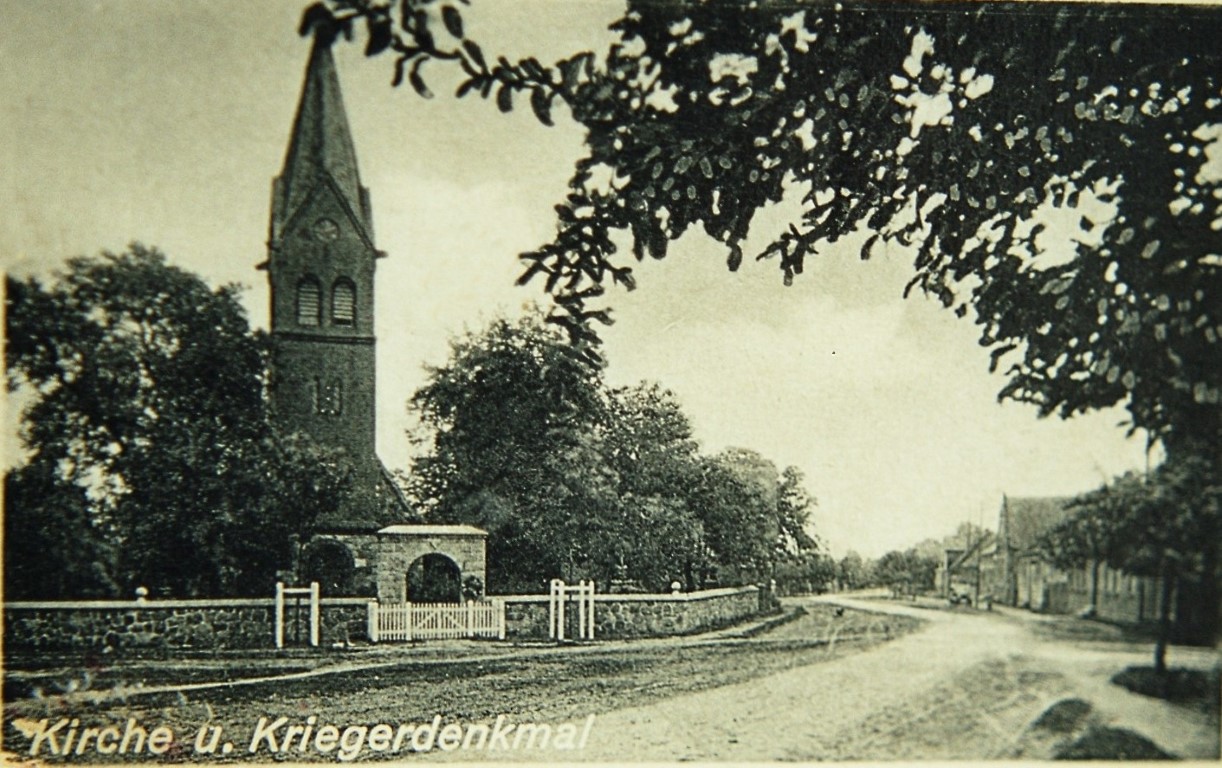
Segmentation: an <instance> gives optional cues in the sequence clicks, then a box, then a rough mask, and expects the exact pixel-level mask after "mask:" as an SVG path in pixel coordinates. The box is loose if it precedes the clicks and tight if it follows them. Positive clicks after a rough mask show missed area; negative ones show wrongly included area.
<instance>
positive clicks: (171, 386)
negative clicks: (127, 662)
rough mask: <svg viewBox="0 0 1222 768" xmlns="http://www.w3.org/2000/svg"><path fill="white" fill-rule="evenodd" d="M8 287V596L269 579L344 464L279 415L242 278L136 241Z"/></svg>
mask: <svg viewBox="0 0 1222 768" xmlns="http://www.w3.org/2000/svg"><path fill="white" fill-rule="evenodd" d="M6 290H7V297H6V305H5V308H6V311H7V326H6V331H7V345H6V348H5V363H6V366H7V375H8V380H7V383H8V387H9V390H10V392H12V391H16V390H22V391H23V392H24V393H25V394H26V396H27V398H28V405H27V407H26V409H25V411H24V412H23V414H22V428H21V429H22V431H21V437H22V440H23V442H24V444H25V447H26V449H27V453H28V457H27V461H26V463H25V464H24V465H23V466H21V467H19V468H17V469H16V470H14V471H13V472H10V473H9V474H8V475H7V477H6V484H5V494H6V495H5V499H6V504H5V541H6V547H5V552H6V555H5V571H6V572H5V594H6V597H8V598H9V599H21V598H31V597H82V596H130V595H131V594H132V590H133V589H134V588H135V587H137V586H146V587H148V588H149V589H151V590H153V591H154V594H158V593H169V594H173V595H176V596H198V595H203V596H215V595H219V594H267V593H268V590H270V588H271V586H272V584H273V583H274V581H275V577H276V572H277V571H278V570H282V569H287V568H290V567H292V565H293V558H294V552H293V551H292V548H291V542H292V540H293V538H294V537H296V539H297V540H298V541H304V539H305V537H307V536H308V535H309V533H310V526H311V523H312V520H313V519H314V517H315V516H316V515H317V514H318V513H319V512H321V511H324V510H327V509H331V508H333V507H335V506H336V505H337V504H338V500H339V498H340V494H342V493H343V492H345V490H346V487H347V484H348V479H347V478H348V475H349V472H350V469H349V467H348V466H347V464H346V462H345V460H344V459H343V457H342V456H339V455H338V454H336V453H335V452H334V451H331V450H326V449H323V448H320V447H319V446H316V445H314V444H313V443H312V442H311V441H309V440H308V439H307V438H305V437H303V436H300V435H276V434H275V433H274V432H273V430H272V428H271V426H270V423H269V421H268V418H267V417H268V414H267V408H266V398H265V380H266V362H267V359H266V358H267V354H266V352H267V345H266V340H265V338H264V337H263V336H261V335H259V334H254V333H252V332H251V331H250V329H249V327H248V325H247V322H246V317H245V312H244V310H243V309H242V307H241V305H240V304H239V303H238V300H237V295H236V293H237V292H236V288H234V287H233V286H223V287H221V288H217V289H212V288H210V287H209V286H208V285H207V284H206V283H205V282H204V281H203V280H202V279H200V278H199V277H198V276H196V275H193V274H191V273H188V272H186V271H183V270H181V269H178V268H176V267H173V266H171V265H169V264H167V263H166V260H165V257H164V256H163V255H162V254H161V253H159V252H158V251H156V250H153V249H149V248H145V247H143V246H140V245H133V246H131V248H130V249H129V250H127V251H126V252H123V253H118V254H115V253H104V254H103V255H101V256H99V257H80V258H74V259H70V260H69V261H68V262H67V265H66V268H65V270H64V271H63V272H62V273H59V274H57V275H55V276H54V277H53V278H52V279H51V280H50V281H49V282H45V283H44V282H43V281H41V280H39V279H36V278H27V279H24V280H19V279H15V278H13V277H11V276H10V277H8V278H6Z"/></svg>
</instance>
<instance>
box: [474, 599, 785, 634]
mask: <svg viewBox="0 0 1222 768" xmlns="http://www.w3.org/2000/svg"><path fill="white" fill-rule="evenodd" d="M492 599H493V600H497V601H503V602H504V603H505V634H506V636H507V637H508V638H509V639H511V640H546V639H547V636H548V598H547V595H515V596H509V597H493V598H492ZM763 609H764V606H763V605H762V601H761V599H760V592H759V590H758V589H757V588H756V587H737V588H727V589H710V590H705V591H703V592H688V593H681V594H677V595H595V597H594V637H595V638H596V639H598V638H601V639H607V640H611V639H623V638H634V637H665V636H668V635H687V634H692V633H695V632H704V631H706V630H710V629H715V628H718V627H724V626H728V625H730V624H734V623H735V622H738V621H742V620H743V619H746V618H748V617H751V616H755V615H757V614H759V613H761V612H762V610H763ZM577 617H578V612H577V601H576V599H575V598H570V600H569V602H568V604H567V605H566V608H565V625H566V630H565V634H566V635H567V636H569V637H576V636H577Z"/></svg>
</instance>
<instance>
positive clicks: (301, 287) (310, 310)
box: [297, 277, 322, 326]
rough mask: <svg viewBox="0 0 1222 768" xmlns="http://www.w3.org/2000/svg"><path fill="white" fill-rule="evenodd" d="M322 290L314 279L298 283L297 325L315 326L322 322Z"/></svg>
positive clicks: (304, 278) (305, 278) (302, 280)
mask: <svg viewBox="0 0 1222 768" xmlns="http://www.w3.org/2000/svg"><path fill="white" fill-rule="evenodd" d="M321 309H322V289H321V288H319V286H318V281H317V280H315V279H314V278H312V277H303V278H302V279H301V282H299V283H297V324H298V325H311V326H315V325H318V324H319V323H320V322H322V313H321Z"/></svg>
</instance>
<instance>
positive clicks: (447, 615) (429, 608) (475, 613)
mask: <svg viewBox="0 0 1222 768" xmlns="http://www.w3.org/2000/svg"><path fill="white" fill-rule="evenodd" d="M461 637H494V638H498V639H501V640H504V639H505V604H504V603H503V602H501V601H499V600H497V601H481V602H478V603H476V602H469V603H466V604H462V603H379V602H376V601H371V602H370V603H369V639H370V640H371V641H373V642H375V643H378V642H385V641H391V640H441V639H447V638H451V639H452V638H461Z"/></svg>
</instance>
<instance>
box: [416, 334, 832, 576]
mask: <svg viewBox="0 0 1222 768" xmlns="http://www.w3.org/2000/svg"><path fill="white" fill-rule="evenodd" d="M411 406H412V408H413V410H414V411H415V412H416V413H417V415H418V417H419V420H420V427H419V428H420V434H419V436H418V437H419V440H420V441H421V442H422V443H423V444H424V445H425V446H426V451H425V453H424V455H422V456H420V457H419V458H418V459H417V460H416V461H415V463H414V466H413V473H412V486H411V490H412V493H413V495H414V496H415V497H416V499H417V502H418V504H419V506H420V507H421V508H422V509H424V510H425V512H426V517H427V518H428V519H431V520H438V521H443V522H461V523H469V524H473V525H478V526H480V527H482V528H485V529H486V530H488V531H489V534H490V535H489V543H488V547H489V555H488V556H489V561H490V567H489V569H488V570H489V584H488V588H489V591H490V592H492V593H502V594H503V593H505V592H512V591H528V592H537V591H541V590H542V589H543V587H544V586H545V585H546V583H547V581H548V580H549V579H551V578H557V577H560V578H564V579H566V580H569V581H572V580H575V579H579V578H594V579H598V580H601V581H604V582H607V581H610V580H611V579H617V578H623V577H624V576H627V577H629V578H630V579H631V580H632V581H635V582H637V583H638V584H639V585H641V586H642V587H645V588H649V589H653V590H666V589H667V588H668V586H669V584H670V583H672V582H674V581H679V582H680V583H682V584H684V585H685V586H686V587H687V588H688V589H695V588H698V587H701V586H705V585H706V584H709V583H712V582H713V581H714V580H716V582H717V583H727V582H734V583H743V582H746V581H752V580H758V579H765V578H769V577H770V576H771V575H772V574H773V572H774V568H775V567H776V565H777V563H778V562H780V561H782V560H784V559H786V558H790V559H796V558H805V557H807V556H808V555H809V554H810V553H812V552H813V551H814V549H815V547H816V542H815V541H814V539H813V538H812V537H811V536H810V535H809V534H808V533H806V531H805V528H806V527H807V526H808V525H809V506H810V504H811V503H812V502H811V501H810V499H809V497H808V496H807V495H806V493H805V491H804V490H803V489H802V487H801V482H802V479H801V476H800V474H799V473H798V472H797V470H795V469H792V468H791V469H789V470H786V472H785V475H784V478H783V479H782V477H781V476H780V475H778V473H777V470H776V467H775V466H774V465H773V464H772V463H771V462H768V461H767V460H765V459H763V457H761V456H759V455H758V454H756V453H754V452H752V451H746V450H743V449H731V450H728V451H725V452H723V453H721V454H718V455H717V456H712V457H705V456H701V455H700V453H699V451H698V446H697V444H696V442H695V441H694V440H693V438H692V431H691V425H690V422H689V421H688V419H687V416H686V415H685V414H684V413H683V412H682V409H681V408H680V407H679V405H678V404H677V402H676V401H675V399H674V396H673V395H672V394H671V393H669V392H667V391H666V390H664V389H662V388H661V387H659V386H657V385H656V384H640V385H637V386H634V387H626V388H620V389H610V388H608V387H607V386H606V384H605V383H604V381H603V379H602V372H601V369H600V368H596V367H591V366H590V365H589V364H588V361H586V360H585V359H583V358H582V357H581V356H580V354H579V352H577V351H576V350H574V349H573V347H571V346H570V345H569V344H568V343H567V341H566V339H565V337H564V335H563V333H561V331H560V330H559V329H557V328H555V327H554V326H551V325H549V324H547V323H546V322H545V320H544V318H543V317H542V316H540V315H539V314H533V315H528V316H526V317H524V318H522V319H520V320H518V321H516V322H510V321H508V320H504V319H502V320H497V321H495V322H493V323H492V324H491V325H490V326H489V327H488V328H487V329H485V330H483V331H481V332H478V333H468V334H466V335H464V336H462V337H460V338H457V339H455V340H454V341H453V342H452V343H451V355H450V360H449V361H448V362H447V363H446V364H445V365H444V366H441V367H438V368H434V369H432V370H431V371H430V377H429V381H428V383H426V384H425V385H424V386H423V387H422V388H421V389H419V390H418V391H417V392H416V394H415V395H414V396H413V398H412V401H411Z"/></svg>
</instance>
